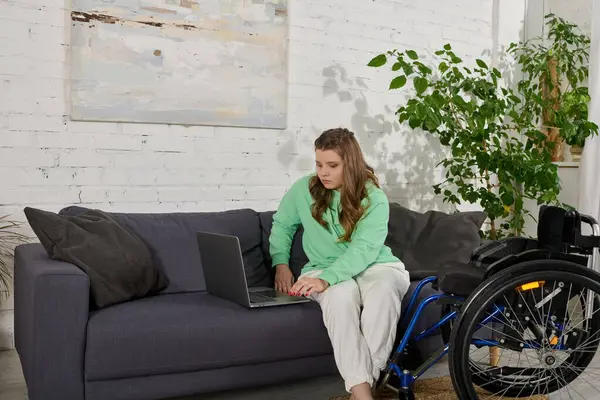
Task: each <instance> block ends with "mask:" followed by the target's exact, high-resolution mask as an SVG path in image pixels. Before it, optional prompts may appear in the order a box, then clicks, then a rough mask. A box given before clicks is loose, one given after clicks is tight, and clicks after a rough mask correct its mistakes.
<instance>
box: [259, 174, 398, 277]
mask: <svg viewBox="0 0 600 400" xmlns="http://www.w3.org/2000/svg"><path fill="white" fill-rule="evenodd" d="M314 175H315V174H314V173H311V174H308V175H306V176H304V177H302V178H300V179H298V180H297V181H296V182H295V183H294V184H293V185H292V187H291V188H290V189H289V190H288V191H287V192H286V194H285V195H284V196H283V199H282V200H281V203H280V204H279V207H278V209H277V212H276V213H275V215H274V216H273V228H272V230H271V236H270V238H269V243H270V249H269V251H270V254H271V258H272V260H273V263H272V265H273V266H275V265H278V264H289V259H290V250H291V245H292V239H293V237H294V234H295V233H296V231H297V230H298V228H299V227H300V225H302V226H303V228H304V234H303V236H302V246H303V248H304V252H305V253H306V255H307V257H308V260H309V262H308V264H306V265H305V266H304V268H303V269H302V273H306V272H308V271H311V270H315V269H318V270H322V271H323V272H322V273H321V274H320V275H319V278H321V279H323V280H325V281H327V282H328V283H329V284H330V285H335V284H336V283H340V282H343V281H346V280H348V279H352V278H353V277H355V276H356V275H358V274H360V273H361V272H362V271H364V270H365V269H367V268H368V267H370V266H371V265H373V264H377V263H387V262H398V261H400V260H399V259H398V258H397V257H395V256H394V255H393V254H392V251H391V249H390V248H389V247H387V246H386V245H384V242H385V239H386V237H387V234H388V219H389V213H390V209H389V203H388V199H387V196H386V194H385V193H384V192H383V190H381V189H379V188H378V187H376V186H375V185H373V184H368V186H367V193H368V196H369V199H366V198H365V199H363V203H362V204H363V206H365V207H366V206H367V205H369V200H370V205H369V206H368V208H367V209H366V210H365V213H364V214H363V216H362V218H361V219H360V220H359V222H358V223H357V225H356V227H355V229H354V232H353V233H352V241H351V242H350V243H348V242H341V241H338V238H339V237H340V236H341V235H342V234H343V233H344V228H343V227H342V225H341V224H340V221H339V217H338V214H339V207H340V192H338V191H336V190H334V191H333V199H332V204H331V205H330V208H329V209H328V210H327V211H325V213H324V214H323V219H324V220H325V221H327V223H328V225H329V230H327V229H325V228H324V227H323V226H322V225H321V224H319V223H318V222H317V220H315V219H314V218H313V216H312V214H311V204H312V203H313V198H312V196H311V194H310V191H309V181H310V179H311V178H312V177H313V176H314Z"/></svg>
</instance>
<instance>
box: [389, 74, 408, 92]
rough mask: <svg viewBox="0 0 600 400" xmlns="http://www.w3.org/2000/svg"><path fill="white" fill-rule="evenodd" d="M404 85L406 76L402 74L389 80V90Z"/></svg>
mask: <svg viewBox="0 0 600 400" xmlns="http://www.w3.org/2000/svg"><path fill="white" fill-rule="evenodd" d="M404 85H406V76H404V75H400V76H397V77H395V78H394V79H392V81H391V82H390V90H391V89H400V88H401V87H403V86H404Z"/></svg>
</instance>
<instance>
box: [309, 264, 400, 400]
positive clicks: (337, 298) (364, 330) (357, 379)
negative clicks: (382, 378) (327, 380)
mask: <svg viewBox="0 0 600 400" xmlns="http://www.w3.org/2000/svg"><path fill="white" fill-rule="evenodd" d="M320 273H321V271H320V270H315V271H310V272H307V273H306V274H304V275H303V276H306V277H317V276H319V274H320ZM409 285H410V277H409V273H408V271H406V269H405V268H404V264H403V263H401V262H399V263H385V264H375V265H372V266H371V267H369V268H367V269H366V270H365V271H363V272H362V273H361V274H359V275H357V276H356V277H354V279H350V280H348V281H345V282H341V283H338V284H336V285H333V286H330V287H329V288H327V289H326V290H325V291H324V292H323V293H314V294H312V295H310V298H311V299H312V300H314V301H316V302H318V303H319V305H320V306H321V310H322V312H323V322H324V323H325V327H326V328H327V331H328V333H329V338H330V340H331V344H332V347H333V354H334V357H335V362H336V365H337V368H338V370H339V372H340V375H341V376H342V378H343V379H344V383H345V387H346V390H347V391H348V392H350V389H351V388H352V387H353V386H356V385H358V384H360V383H364V382H367V383H369V385H371V386H373V384H374V383H375V382H377V379H379V374H380V372H381V370H383V369H384V368H385V367H386V363H387V360H388V359H389V356H390V353H391V351H392V347H393V345H394V340H395V338H396V326H397V324H398V320H399V318H400V312H401V303H402V299H403V297H404V296H405V295H406V292H407V291H408V287H409Z"/></svg>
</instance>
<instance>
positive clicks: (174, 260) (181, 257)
mask: <svg viewBox="0 0 600 400" xmlns="http://www.w3.org/2000/svg"><path fill="white" fill-rule="evenodd" d="M85 210H86V208H82V207H77V206H71V207H67V208H64V209H63V210H61V211H60V213H61V214H65V215H77V214H79V213H81V212H83V211H85ZM111 214H112V215H114V216H115V217H116V218H117V220H118V221H120V222H122V223H123V224H124V225H125V226H127V227H129V228H130V229H131V230H133V231H134V232H135V233H136V234H137V235H138V236H139V237H140V238H141V239H142V240H143V241H144V242H145V243H146V245H147V246H148V248H149V249H150V252H151V254H152V257H153V259H154V262H155V264H156V265H158V266H159V267H161V268H162V269H163V271H165V273H166V274H167V276H168V278H169V281H170V283H169V286H168V287H167V288H166V289H165V290H164V291H163V293H180V292H193V291H204V290H206V285H205V282H204V274H203V272H202V266H201V262H200V253H199V250H198V242H197V239H196V232H198V231H208V232H217V233H222V234H228V235H234V236H237V237H238V238H239V240H240V246H241V249H242V256H243V259H244V267H245V269H246V278H247V279H248V285H249V286H264V285H267V286H268V285H271V284H272V278H271V276H270V275H269V270H268V269H267V267H266V266H265V263H264V258H263V254H262V251H261V249H260V243H261V230H260V224H259V220H258V214H257V213H256V212H255V211H253V210H249V209H240V210H230V211H222V212H200V213H191V212H190V213H185V212H181V213H111Z"/></svg>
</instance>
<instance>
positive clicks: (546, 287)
mask: <svg viewBox="0 0 600 400" xmlns="http://www.w3.org/2000/svg"><path fill="white" fill-rule="evenodd" d="M482 286H483V289H481V290H477V291H476V292H475V293H474V294H473V295H472V297H471V298H469V299H468V300H467V302H466V304H467V307H466V308H465V309H463V312H462V314H461V317H460V318H459V320H458V321H457V322H456V323H455V325H454V327H453V329H452V333H451V338H450V351H449V366H450V374H451V376H452V382H453V385H454V388H455V390H456V391H457V394H458V395H459V396H458V397H459V398H460V399H478V398H479V397H478V396H479V395H482V398H485V397H486V395H487V396H489V395H490V394H493V395H496V396H500V397H501V396H507V397H530V396H532V395H535V394H549V393H553V392H557V391H559V390H560V391H562V390H564V391H566V392H567V393H569V391H570V389H569V386H570V385H571V383H576V382H574V381H576V380H578V378H580V377H581V378H582V379H584V380H585V381H586V383H588V384H590V383H591V384H596V385H597V386H600V383H596V382H595V381H596V380H597V378H596V377H592V379H587V380H586V379H585V378H584V377H582V375H584V373H585V372H586V371H585V370H586V368H587V367H588V366H589V364H590V362H591V361H592V360H593V358H594V356H595V354H596V351H597V349H598V343H599V338H600V313H599V312H598V311H600V302H599V301H598V296H599V295H600V274H598V273H596V272H594V271H592V270H590V269H588V268H585V267H583V266H581V265H578V264H574V263H570V262H565V261H558V260H536V261H531V262H525V263H522V264H517V265H515V266H513V267H511V268H508V269H506V270H504V271H502V272H500V273H498V274H496V275H494V276H492V277H491V278H490V279H489V280H488V281H487V282H485V283H484V284H483V285H482ZM589 305H591V307H590V306H589ZM490 346H493V347H498V348H499V349H500V354H501V360H500V362H499V364H498V365H490V364H489V363H486V362H479V361H478V359H485V357H486V355H487V354H488V348H489V347H490ZM505 353H506V354H509V355H510V357H509V359H508V361H507V360H503V359H502V356H503V355H504V354H505ZM482 355H483V357H481V356H482ZM514 360H516V361H517V364H518V365H517V366H513V365H511V364H512V363H511V361H514ZM521 363H522V364H523V365H521ZM594 389H595V390H594V392H595V393H598V392H600V390H599V389H598V388H594ZM573 391H574V392H575V393H578V392H579V391H578V390H576V389H573ZM484 393H485V394H484ZM569 395H570V393H569ZM569 398H571V397H569Z"/></svg>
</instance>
